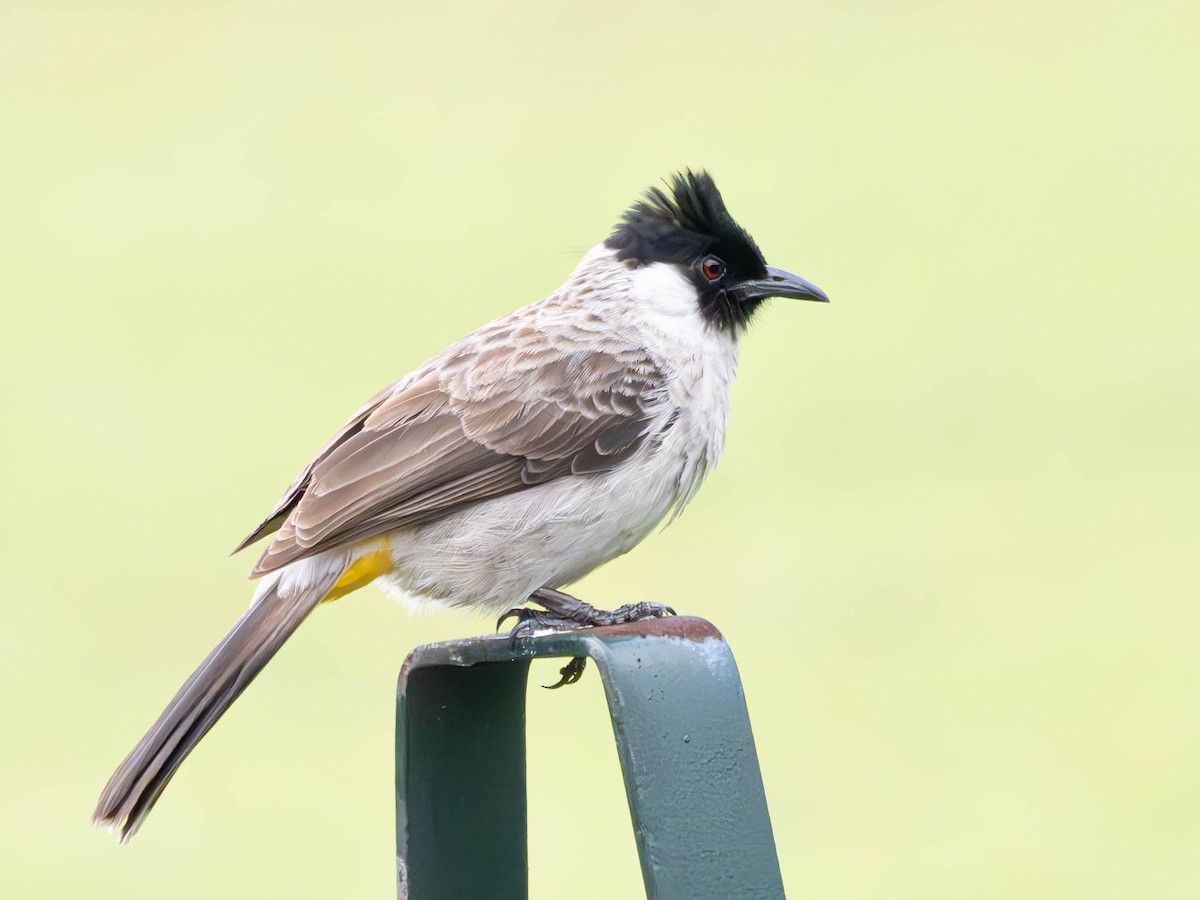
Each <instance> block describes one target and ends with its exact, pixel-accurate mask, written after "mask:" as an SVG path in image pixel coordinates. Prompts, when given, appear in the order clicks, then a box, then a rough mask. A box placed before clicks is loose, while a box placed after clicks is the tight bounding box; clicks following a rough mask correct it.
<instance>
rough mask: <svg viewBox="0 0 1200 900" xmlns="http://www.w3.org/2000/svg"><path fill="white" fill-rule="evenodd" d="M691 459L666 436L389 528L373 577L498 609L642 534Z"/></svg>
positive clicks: (399, 588)
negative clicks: (625, 457) (595, 468)
mask: <svg viewBox="0 0 1200 900" xmlns="http://www.w3.org/2000/svg"><path fill="white" fill-rule="evenodd" d="M696 465H697V462H696V461H695V460H693V459H692V458H691V455H690V454H685V453H680V452H678V451H677V450H675V449H674V448H672V447H671V446H669V445H663V446H660V447H658V448H657V449H656V450H654V451H650V452H647V453H645V454H644V455H642V456H640V457H639V458H637V459H635V460H631V461H630V462H629V463H628V464H626V465H624V466H621V467H620V468H618V469H617V470H614V471H611V472H607V473H603V474H596V475H588V476H567V477H564V478H560V479H557V480H555V481H552V482H548V483H546V484H544V485H539V486H537V487H534V488H529V489H527V490H525V491H521V492H519V493H516V494H510V495H507V496H504V497H498V498H496V499H494V500H489V501H486V502H484V503H480V504H477V505H475V506H473V507H471V508H469V509H465V510H463V511H461V512H458V513H454V514H452V515H449V516H447V517H445V518H443V519H440V520H439V521H437V522H434V523H431V524H428V525H424V526H420V527H417V528H412V529H403V530H401V531H398V532H395V533H393V535H392V536H391V541H392V548H393V556H394V558H395V560H396V567H395V569H394V570H393V572H392V573H390V574H388V575H386V576H384V577H383V578H382V579H381V582H382V583H383V584H384V585H385V587H387V588H389V589H390V590H391V591H392V592H394V593H398V594H400V595H401V596H402V597H403V598H404V599H406V600H416V601H418V602H420V601H426V602H429V601H432V602H435V603H439V604H442V605H450V606H456V607H463V606H465V607H475V608H479V609H481V610H488V611H499V610H504V609H507V608H509V607H510V606H513V605H515V604H518V603H522V602H524V601H525V599H526V598H527V597H528V596H529V594H530V593H532V592H533V591H534V590H536V589H537V588H539V587H543V586H549V587H562V586H565V585H567V584H570V583H571V582H573V581H576V580H578V579H579V578H582V577H583V576H584V575H586V574H587V573H588V572H590V571H591V570H592V569H594V568H596V567H597V566H599V565H601V564H602V563H604V562H607V561H608V560H610V559H612V558H613V557H615V556H619V555H620V554H622V553H625V552H626V551H627V550H629V549H630V548H632V547H633V546H634V545H635V544H637V543H638V542H639V541H641V540H642V539H643V538H644V537H646V535H648V534H649V533H650V532H651V531H652V530H653V529H654V526H655V525H656V524H658V523H659V522H660V521H662V519H663V517H664V516H665V515H666V514H667V513H668V512H669V511H670V510H671V508H672V506H674V505H675V504H676V503H677V502H678V501H679V500H680V499H681V497H682V493H683V491H685V490H686V488H687V486H688V485H689V484H690V482H691V480H692V479H691V477H690V475H691V471H690V470H691V469H693V468H695V466H696Z"/></svg>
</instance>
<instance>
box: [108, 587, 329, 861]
mask: <svg viewBox="0 0 1200 900" xmlns="http://www.w3.org/2000/svg"><path fill="white" fill-rule="evenodd" d="M338 574H339V573H338V572H336V571H335V572H333V573H331V574H330V575H329V577H328V578H327V579H321V580H320V581H319V583H317V584H313V585H310V586H308V587H306V588H304V589H302V590H299V591H297V592H295V593H294V594H293V595H291V596H281V595H280V593H279V591H278V590H277V588H278V582H276V584H272V585H270V586H269V587H268V588H267V589H266V590H265V592H264V593H263V595H262V596H261V597H260V598H259V599H258V600H257V602H256V603H255V604H254V605H253V606H252V607H251V608H250V609H249V611H247V613H246V614H245V615H244V616H242V617H241V619H239V620H238V623H237V624H236V625H234V626H233V628H232V629H231V630H230V632H229V634H227V635H226V636H225V638H224V640H222V641H221V643H219V644H217V646H216V647H215V648H214V649H213V651H212V653H210V654H208V658H207V659H205V660H204V662H202V663H201V664H200V667H199V668H197V669H196V671H195V672H193V673H192V676H191V678H189V679H188V680H187V682H186V683H185V684H184V685H183V687H181V688H180V689H179V693H177V694H176V695H175V698H174V699H173V700H172V701H171V702H170V703H169V704H168V705H167V708H166V709H165V710H163V713H162V715H161V716H159V717H158V721H157V722H155V723H154V726H153V727H152V728H151V729H150V730H149V731H148V732H146V736H145V737H143V738H142V739H141V741H139V742H138V745H137V746H136V747H134V748H133V750H132V751H131V752H130V754H129V755H128V756H127V757H125V761H124V762H123V763H121V765H120V766H119V767H118V768H117V771H116V772H114V773H113V775H112V777H111V778H110V779H109V780H108V784H106V785H105V786H104V790H103V792H101V794H100V802H99V803H98V804H97V805H96V811H95V813H93V816H92V823H93V824H95V825H106V826H108V827H109V828H110V829H111V830H115V831H117V833H118V835H119V837H120V840H121V841H122V843H123V842H125V841H127V840H129V838H130V837H132V836H133V834H134V833H135V832H136V831H137V830H138V828H139V827H140V826H141V824H142V821H143V820H144V819H145V818H146V816H147V815H148V814H149V812H150V810H151V808H153V806H154V803H155V801H156V800H158V797H159V795H160V794H161V793H162V792H163V789H164V788H165V787H166V786H167V783H168V782H169V781H170V780H171V777H172V776H173V775H174V774H175V770H176V769H178V768H179V766H180V764H181V763H182V762H183V761H184V759H186V758H187V755H188V754H189V753H191V752H192V750H193V749H194V748H195V746H196V744H198V743H199V742H200V739H201V738H202V737H204V735H205V734H207V733H208V730H209V729H210V728H212V727H213V725H214V724H215V723H216V721H217V719H219V718H221V715H222V714H223V713H224V712H225V710H227V709H228V708H229V706H230V704H232V703H233V701H234V700H236V699H237V698H238V696H239V695H240V694H241V693H242V691H244V690H245V689H246V685H248V684H249V683H250V682H251V681H252V680H253V679H254V676H255V675H257V674H258V673H259V672H260V671H261V670H262V667H263V666H265V665H266V664H267V663H268V662H269V661H270V659H271V657H272V656H274V655H275V653H276V652H277V651H278V650H279V648H280V647H282V646H283V643H284V641H286V640H287V639H288V638H289V637H291V636H292V633H293V632H295V630H296V629H297V628H299V627H300V623H301V622H303V621H304V620H305V619H306V618H307V617H308V614H309V613H310V612H312V611H313V609H314V608H315V607H316V606H317V605H318V604H319V603H320V602H321V601H322V600H323V599H325V598H326V596H327V595H328V594H329V593H330V590H331V589H332V588H333V586H334V583H335V582H336V581H337V578H338Z"/></svg>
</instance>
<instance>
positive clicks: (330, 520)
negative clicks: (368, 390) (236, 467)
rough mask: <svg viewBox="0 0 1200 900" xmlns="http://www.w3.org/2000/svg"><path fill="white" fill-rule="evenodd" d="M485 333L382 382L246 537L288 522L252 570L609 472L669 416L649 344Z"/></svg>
mask: <svg viewBox="0 0 1200 900" xmlns="http://www.w3.org/2000/svg"><path fill="white" fill-rule="evenodd" d="M484 337H486V334H485V335H483V336H477V339H476V340H474V341H471V342H467V343H464V344H462V345H459V346H458V347H457V348H455V351H454V352H449V353H447V354H444V355H443V356H442V357H440V358H436V359H435V360H433V361H431V363H430V364H429V365H428V366H427V367H426V368H425V369H424V370H422V371H419V372H418V373H416V374H415V375H414V376H413V377H412V378H410V379H408V380H406V381H404V382H401V383H399V384H398V385H395V386H393V387H392V388H389V389H388V390H387V391H384V392H383V393H382V394H380V395H379V396H378V397H376V399H375V400H374V401H373V402H372V403H371V404H369V405H368V406H367V407H365V408H364V409H363V410H362V411H360V413H359V415H358V416H356V417H355V418H354V419H352V420H351V422H350V423H349V424H348V425H347V426H346V427H345V428H343V430H342V431H341V432H339V433H338V435H336V436H335V437H334V439H333V440H332V441H330V443H329V444H328V445H327V446H326V447H325V449H324V450H322V452H321V453H320V454H319V455H318V456H317V458H316V459H315V460H314V461H313V463H312V464H311V465H309V467H308V468H306V469H305V470H304V472H302V473H301V475H300V478H299V479H297V482H296V484H294V485H293V487H292V489H291V490H290V491H289V492H288V493H287V494H286V495H285V496H284V498H283V500H281V501H280V503H279V505H278V506H277V507H276V509H275V511H274V512H273V513H272V515H271V516H270V517H268V519H267V520H266V521H265V522H264V523H263V525H261V526H260V527H259V528H258V529H256V530H255V531H254V532H253V533H252V534H251V535H250V536H249V537H248V538H247V539H246V541H245V542H243V546H245V544H246V543H250V542H252V541H253V540H256V539H257V538H258V537H261V536H263V535H264V534H266V533H269V531H270V530H273V528H274V527H279V533H278V534H277V535H276V537H275V540H274V541H273V542H272V543H271V545H270V546H269V547H268V548H267V550H266V552H265V553H264V554H263V555H262V557H261V559H259V561H258V564H257V565H256V566H255V569H254V572H253V575H255V576H257V575H262V574H264V573H266V572H269V571H272V570H273V569H277V568H279V567H280V566H283V565H286V564H288V563H290V562H294V561H295V560H298V559H303V558H304V557H307V556H311V555H312V554H315V553H319V552H321V551H324V550H328V549H331V548H334V547H338V546H342V545H344V544H346V543H349V542H351V541H354V540H358V539H360V538H364V537H370V536H372V535H376V534H382V533H384V532H387V531H391V530H392V529H395V528H399V527H402V526H405V525H412V524H416V523H420V522H426V521H431V520H433V519H436V518H438V517H440V516H443V515H445V514H446V513H448V512H451V511H453V510H454V509H457V508H459V507H461V506H462V505H464V504H468V503H473V502H478V501H480V500H485V499H488V498H491V497H498V496H501V495H503V494H508V493H511V492H513V491H519V490H523V489H525V488H528V487H531V486H533V485H536V484H541V483H543V482H545V481H548V480H551V479H553V478H558V477H560V476H562V475H566V474H575V475H580V474H587V473H595V472H603V471H605V470H607V469H610V468H612V467H613V466H615V465H617V464H618V463H619V462H620V461H621V460H623V459H625V458H626V457H627V456H628V455H629V454H631V453H633V452H634V451H635V450H637V448H638V447H639V446H640V445H641V444H642V442H643V441H644V440H645V438H646V436H647V430H648V428H649V427H650V425H651V423H652V422H653V421H654V419H655V418H656V417H657V416H660V415H663V414H664V413H665V412H666V408H665V404H666V403H667V402H668V401H667V396H666V390H665V387H664V383H663V375H662V372H661V371H660V370H659V369H658V367H657V366H656V365H655V364H654V362H653V360H651V359H650V358H649V357H648V356H647V355H646V354H645V352H644V351H641V350H638V349H636V348H632V347H630V348H625V349H620V350H607V351H605V352H592V351H586V350H583V349H581V348H580V347H579V346H578V345H575V346H568V347H566V348H557V347H554V346H553V345H552V344H551V343H550V342H549V341H546V340H536V341H534V347H533V348H532V349H531V348H529V347H528V344H526V345H525V349H523V350H521V351H517V350H515V349H513V345H512V344H511V343H508V342H507V341H486V340H484V339H483V338H484ZM503 337H507V335H504V336H503ZM517 343H522V342H521V341H518V342H517ZM663 421H667V419H666V417H665V416H664V418H663ZM239 549H240V548H239Z"/></svg>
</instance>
